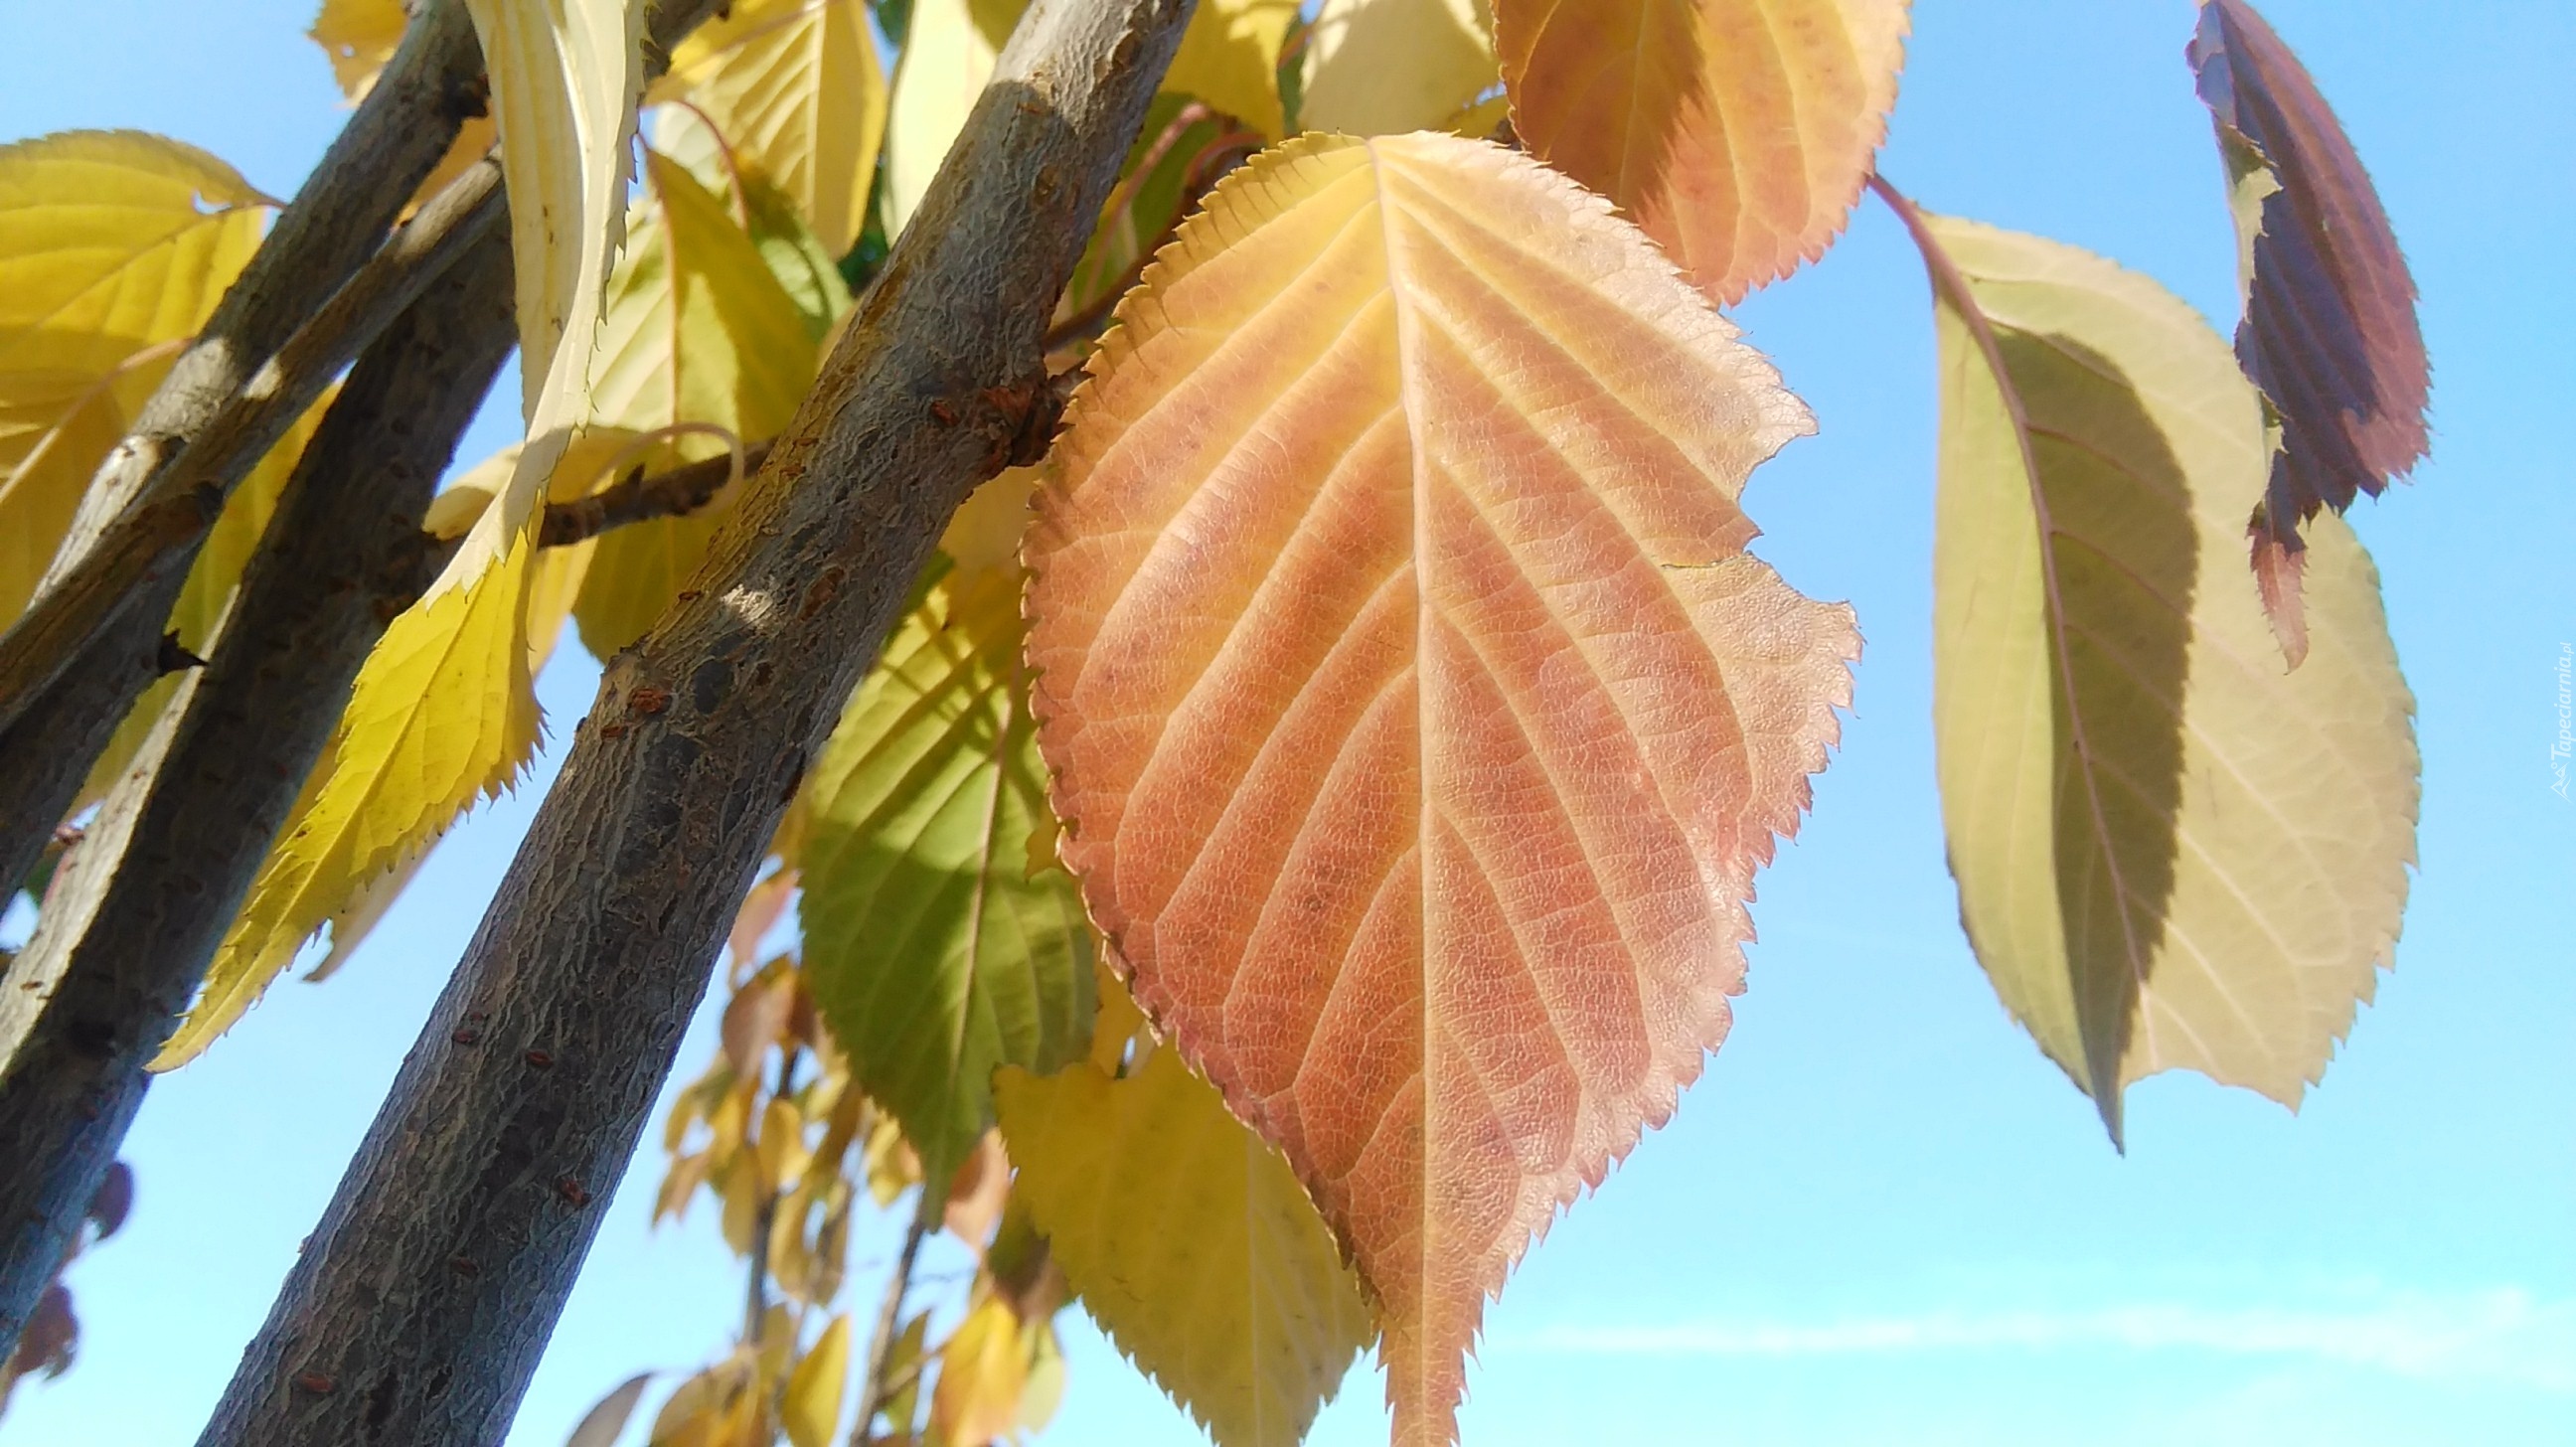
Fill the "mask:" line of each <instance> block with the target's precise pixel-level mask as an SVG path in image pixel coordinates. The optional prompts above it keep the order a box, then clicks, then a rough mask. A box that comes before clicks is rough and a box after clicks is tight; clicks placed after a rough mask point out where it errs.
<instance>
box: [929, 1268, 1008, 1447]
mask: <svg viewBox="0 0 2576 1447" xmlns="http://www.w3.org/2000/svg"><path fill="white" fill-rule="evenodd" d="M1028 1379H1029V1359H1028V1352H1027V1349H1026V1348H1025V1347H1024V1346H1023V1345H1022V1343H1021V1341H1020V1318H1019V1314H1018V1313H1016V1312H1014V1311H1012V1310H1011V1305H1010V1303H1009V1302H1007V1301H1004V1300H1002V1299H1001V1298H1000V1297H998V1296H988V1297H986V1298H984V1300H982V1301H980V1302H978V1303H976V1305H975V1308H974V1309H973V1310H971V1311H969V1312H967V1313H966V1319H965V1320H964V1321H962V1322H960V1323H958V1325H957V1332H956V1335H954V1336H951V1337H950V1338H949V1339H948V1345H946V1346H944V1347H942V1348H940V1351H939V1385H938V1386H936V1387H934V1388H932V1389H931V1393H930V1429H931V1431H933V1432H935V1433H938V1434H939V1437H940V1440H941V1441H942V1442H943V1443H945V1444H946V1447H986V1444H987V1443H990V1442H991V1441H992V1440H993V1439H994V1438H996V1437H999V1436H1001V1435H1003V1434H1004V1433H1006V1432H1009V1431H1010V1430H1011V1429H1012V1427H1014V1426H1015V1425H1017V1424H1018V1422H1019V1418H1020V1393H1021V1391H1022V1390H1023V1389H1024V1388H1025V1387H1027V1385H1028Z"/></svg>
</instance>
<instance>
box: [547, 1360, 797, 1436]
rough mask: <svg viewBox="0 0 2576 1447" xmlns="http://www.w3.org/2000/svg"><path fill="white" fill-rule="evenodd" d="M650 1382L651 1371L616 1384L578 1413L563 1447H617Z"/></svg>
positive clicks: (651, 1378)
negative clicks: (619, 1436) (575, 1424)
mask: <svg viewBox="0 0 2576 1447" xmlns="http://www.w3.org/2000/svg"><path fill="white" fill-rule="evenodd" d="M652 1380H653V1374H652V1373H651V1372H637V1373H636V1374H635V1375H633V1376H631V1377H628V1378H627V1379H626V1380H625V1381H622V1382H620V1383H618V1384H617V1387H616V1389H615V1390H613V1391H611V1392H610V1393H609V1394H608V1395H607V1396H605V1397H602V1398H600V1399H599V1401H598V1402H597V1403H596V1404H594V1405H593V1406H592V1407H591V1409H590V1410H589V1411H587V1412H584V1413H582V1414H581V1423H580V1425H579V1426H576V1427H574V1428H573V1429H572V1436H570V1437H568V1438H566V1439H564V1447H616V1442H617V1436H618V1434H619V1433H621V1432H623V1431H625V1430H626V1419H627V1418H629V1417H632V1416H634V1415H635V1404H636V1403H637V1402H639V1401H642V1400H643V1398H644V1388H645V1387H646V1386H648V1385H650V1384H651V1382H652ZM800 1447H801V1444H800Z"/></svg>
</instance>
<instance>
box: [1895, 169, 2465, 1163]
mask: <svg viewBox="0 0 2576 1447" xmlns="http://www.w3.org/2000/svg"><path fill="white" fill-rule="evenodd" d="M1920 225H1921V227H1922V228H1923V230H1922V231H1921V233H1920V235H1919V238H1918V239H1920V240H1921V241H1922V242H1923V244H1924V246H1925V248H1926V251H1925V254H1926V258H1927V261H1928V262H1929V264H1930V265H1931V267H1932V269H1933V273H1934V276H1935V278H1936V298H1937V308H1936V314H1937V317H1938V331H1939V335H1940V345H1941V369H1942V440H1941V488H1940V495H1939V502H1938V513H1937V516H1938V540H1937V544H1936V548H1935V552H1934V557H1933V569H1934V571H1933V580H1934V614H1933V623H1934V652H1933V661H1934V684H1935V708H1934V723H1935V736H1936V742H1937V747H1938V761H1939V766H1940V778H1941V797H1942V812H1943V817H1944V820H1945V822H1946V824H1947V826H1948V830H1949V845H1950V864H1951V869H1952V871H1953V872H1954V873H1955V874H1956V875H1957V876H1958V880H1959V899H1960V915H1961V918H1962V919H1963V920H1964V922H1965V924H1966V927H1967V931H1968V937H1969V940H1970V941H1971V943H1973V944H1974V945H1975V947H1976V951H1977V957H1978V959H1979V960H1980V961H1981V962H1982V963H1983V964H1984V965H1985V967H1986V972H1987V974H1988V975H1989V976H1991V977H1992V978H1993V980H1994V983H1995V990H1996V993H1998V994H1999V995H2001V996H2002V997H2003V1001H2004V1004H2005V1005H2006V1006H2007V1007H2008V1008H2009V1009H2010V1010H2011V1011H2012V1012H2013V1014H2014V1016H2015V1017H2016V1018H2018V1019H2019V1020H2020V1021H2021V1022H2022V1023H2023V1025H2024V1026H2025V1027H2027V1028H2028V1029H2029V1030H2030V1032H2031V1034H2032V1035H2033V1036H2034V1037H2036V1038H2037V1039H2038V1041H2039V1044H2040V1047H2041V1048H2042V1049H2043V1050H2045V1051H2047V1052H2048V1055H2049V1057H2050V1058H2051V1059H2053V1060H2055V1061H2056V1062H2057V1063H2058V1064H2059V1065H2061V1066H2063V1067H2064V1068H2065V1070H2066V1072H2067V1074H2068V1075H2069V1076H2071V1077H2072V1078H2073V1079H2074V1081H2075V1083H2076V1085H2077V1086H2078V1087H2079V1088H2080V1089H2082V1090H2084V1091H2085V1092H2086V1093H2087V1094H2089V1095H2091V1096H2092V1097H2093V1099H2094V1101H2095V1102H2096V1104H2097V1105H2098V1106H2099V1107H2100V1109H2101V1112H2102V1119H2103V1122H2104V1124H2105V1125H2106V1126H2107V1127H2109V1129H2110V1131H2111V1134H2112V1136H2113V1139H2114V1140H2115V1141H2116V1140H2117V1139H2118V1138H2119V1135H2120V1131H2121V1123H2120V1097H2121V1091H2122V1090H2123V1088H2124V1087H2126V1086H2127V1085H2128V1084H2129V1083H2130V1082H2132V1081H2135V1080H2139V1079H2142V1078H2144V1077H2146V1076H2149V1075H2152V1074H2155V1073H2156V1072H2158V1071H2161V1070H2173V1069H2190V1070H2197V1071H2200V1072H2201V1073H2203V1074H2205V1075H2208V1076H2210V1077H2211V1078H2212V1079H2215V1080H2218V1081H2221V1082H2223V1083H2226V1084H2230V1085H2242V1086H2247V1087H2249V1088H2251V1089H2254V1090H2258V1091H2260V1092H2262V1093H2263V1094H2265V1095H2267V1096H2270V1097H2272V1098H2273V1099H2275V1100H2278V1101H2280V1102H2282V1103H2283V1104H2285V1105H2290V1106H2293V1107H2295V1106H2296V1105H2297V1103H2298V1100H2299V1097H2300V1094H2301V1092H2302V1091H2303V1090H2304V1089H2305V1087H2306V1086H2307V1084H2308V1083H2309V1082H2311V1081H2314V1080H2316V1079H2317V1078H2318V1077H2319V1076H2320V1075H2321V1074H2322V1073H2323V1071H2324V1069H2325V1065H2326V1061H2327V1059H2328V1057H2329V1056H2330V1055H2331V1054H2332V1053H2333V1050H2334V1046H2335V1042H2336V1041H2337V1040H2338V1039H2340V1038H2341V1037H2342V1035H2343V1034H2344V1032H2345V1031H2346V1030H2347V1029H2349V1028H2350V1026H2351V1024H2352V1017H2353V1006H2354V1000H2355V999H2356V998H2357V997H2358V998H2361V999H2367V998H2369V995H2370V992H2371V989H2372V986H2373V982H2374V979H2375V976H2376V971H2377V969H2378V968H2379V967H2380V966H2382V965H2384V964H2386V963H2388V961H2389V958H2390V951H2391V949H2392V947H2393V944H2394V941H2395V939H2396V937H2397V925H2398V916H2399V912H2400V910H2401V909H2402V908H2403V906H2404V903H2405V898H2406V866H2407V865H2408V864H2409V863H2411V862H2412V861H2413V859H2414V824H2415V804H2416V784H2415V776H2416V753H2415V743H2414V737H2413V730H2412V727H2411V717H2410V716H2411V714H2412V712H2413V702H2412V700H2411V699H2410V697H2409V696H2408V694H2407V691H2406V685H2405V681H2404V680H2403V679H2402V678H2401V677H2399V675H2398V672H2397V660H2396V655H2395V651H2394V649H2393V648H2392V647H2391V645H2390V643H2389V638H2388V631H2387V623H2386V621H2385V618H2384V617H2383V615H2382V613H2381V610H2380V603H2379V589H2378V578H2377V574H2376V571H2375V570H2374V569H2373V568H2372V566H2371V563H2370V558H2369V555H2368V554H2367V553H2365V552H2363V551H2362V548H2361V545H2360V543H2359V542H2358V541H2356V540H2355V539H2354V538H2353V537H2352V535H2351V533H2350V531H2349V530H2347V529H2345V528H2344V527H2342V526H2341V525H2340V524H2339V523H2332V522H2320V523H2319V524H2318V525H2317V530H2316V533H2315V535H2314V537H2313V538H2312V541H2311V547H2310V549H2309V556H2310V563H2309V571H2308V584H2309V590H2308V603H2307V608H2308V623H2309V631H2310V638H2311V643H2312V649H2311V652H2310V655H2309V659H2308V663H2307V665H2306V666H2305V667H2303V668H2301V669H2299V670H2298V671H2297V672H2296V673H2290V674H2287V675H2285V674H2284V672H2283V670H2282V667H2281V664H2280V660H2279V658H2278V656H2277V655H2276V653H2275V652H2274V649H2273V645H2272V643H2271V641H2270V639H2269V637H2268V636H2267V629H2266V625H2265V623H2264V619H2263V612H2262V608H2261V606H2260V604H2259V602H2258V600H2257V599H2256V596H2255V590H2254V589H2253V588H2252V587H2251V586H2249V585H2248V584H2247V582H2246V580H2245V577H2244V575H2243V574H2242V573H2241V572H2239V571H2237V570H2236V568H2235V567H2234V566H2233V559H2234V558H2235V557H2236V556H2238V554H2237V552H2236V549H2237V548H2238V547H2239V546H2240V541H2239V540H2240V539H2241V538H2242V537H2243V528H2244V519H2245V516H2246V513H2247V510H2248V509H2250V508H2251V507H2252V506H2253V503H2254V499H2255V498H2256V497H2257V496H2259V495H2260V494H2261V492H2262V490H2263V485H2264V469H2265V458H2266V445H2265V441H2264V425H2263V414H2262V407H2261V404H2260V402H2259V400H2258V399H2257V398H2256V396H2255V393H2254V389H2253V388H2252V387H2251V386H2250V385H2248V384H2247V383H2246V381H2245V379H2244V377H2243V376H2241V375H2240V374H2239V373H2238V371H2237V369H2236V366H2235V363H2234V361H2233V360H2232V359H2231V358H2230V357H2229V356H2228V354H2227V349H2226V346H2225V344H2224V343H2222V342H2221V341H2220V340H2219V338H2218V337H2217V335H2216V334H2215V333H2213V332H2211V331H2210V329H2209V327H2208V325H2207V324H2206V323H2204V322H2203V321H2201V319H2200V317H2199V314H2198V313H2196V312H2194V311H2192V310H2191V309H2190V308H2189V307H2187V306H2185V305H2184V304H2183V303H2182V302H2180V301H2179V300H2177V299H2175V298H2174V297H2173V296H2172V295H2171V294H2170V293H2168V292H2166V291H2165V290H2164V289H2163V288H2161V287H2159V286H2157V285H2156V284H2155V283H2153V282H2151V281H2149V280H2147V279H2146V278H2144V277H2141V276H2139V275H2137V274H2135V273H2133V272H2127V271H2123V270H2121V269H2120V268H2118V267H2117V266H2115V265H2113V264H2111V263H2110V262H2107V261H2104V260H2102V259H2100V258H2098V257H2095V256H2092V255H2089V254H2087V253H2085V252H2082V251H2078V250H2076V249H2074V248H2072V247H2068V246H2062V245H2059V244H2057V243H2055V242H2051V241H2044V240H2041V239H2040V238H2037V237H2033V236H2024V235H2020V234H2017V233H2014V232H2008V231H1999V230H1996V229H1994V228H1992V227H1987V226H1981V225H1978V224H1976V223H1974V222H1968V221H1958V220H1951V219H1946V218H1942V217H1928V218H1924V219H1923V220H1922V221H1921V222H1920ZM1989 341H1990V342H1991V345H1989Z"/></svg>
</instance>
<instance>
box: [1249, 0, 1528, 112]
mask: <svg viewBox="0 0 2576 1447" xmlns="http://www.w3.org/2000/svg"><path fill="white" fill-rule="evenodd" d="M1493 31H1494V23H1493V18H1492V12H1491V11H1490V10H1489V9H1488V8H1487V0H1324V6H1323V8H1322V9H1321V10H1319V11H1317V12H1316V13H1315V26H1314V29H1313V30H1311V31H1309V32H1308V33H1307V36H1306V75H1305V83H1306V90H1305V103H1304V105H1303V107H1302V108H1301V109H1300V111H1299V112H1298V117H1297V120H1298V124H1299V125H1300V126H1301V127H1303V128H1304V129H1306V130H1310V131H1341V132H1344V133H1346V134H1349V135H1354V136H1384V135H1394V134H1397V133H1399V132H1403V131H1419V130H1432V129H1437V128H1439V127H1442V126H1444V125H1446V124H1447V123H1448V121H1449V120H1450V118H1451V117H1453V116H1455V115H1457V114H1458V112H1460V111H1461V110H1464V109H1465V108H1466V107H1467V106H1468V105H1470V104H1471V103H1473V102H1474V101H1475V99H1476V97H1477V95H1478V94H1479V93H1480V92H1482V91H1484V90H1485V89H1486V88H1488V87H1490V86H1492V85H1494V84H1495V83H1496V82H1497V81H1499V80H1500V79H1501V78H1502V77H1501V74H1500V72H1499V71H1498V70H1497V69H1496V67H1495V64H1494V42H1493V39H1492V36H1493Z"/></svg>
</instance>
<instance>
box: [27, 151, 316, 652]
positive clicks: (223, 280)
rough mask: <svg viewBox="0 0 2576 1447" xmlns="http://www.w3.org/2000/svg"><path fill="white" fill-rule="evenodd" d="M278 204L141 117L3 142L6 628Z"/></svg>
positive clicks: (256, 245) (246, 258) (253, 248)
mask: <svg viewBox="0 0 2576 1447" xmlns="http://www.w3.org/2000/svg"><path fill="white" fill-rule="evenodd" d="M275 204H276V203H275V202H274V201H271V200H270V199H269V198H268V197H266V196H263V195H261V194H260V193H259V192H258V191H257V190H256V189H254V188H253V187H252V186H251V184H250V183H249V182H248V181H246V180H243V179H242V176H241V173H239V172H237V171H235V170H234V169H233V168H232V167H230V166H228V165H225V164H224V163H223V162H222V161H219V160H217V159H215V158H214V157H213V156H210V155H208V154H207V153H205V152H204V151H201V150H198V149H197V148H196V147H194V146H189V145H183V144H181V143H179V142H177V141H172V140H166V139H164V138H162V137H160V136H153V135H146V134H144V133H142V132H140V131H70V132H65V133H62V134H59V135H52V136H46V137H44V138H42V139H39V140H32V141H20V142H17V143H15V144H13V145H8V146H0V627H5V626H6V625H7V624H8V623H9V622H10V621H12V620H14V619H15V618H16V617H17V616H18V615H19V613H21V612H23V611H24V610H25V608H26V605H27V601H28V599H29V598H30V597H32V596H33V595H34V593H35V589H36V583H37V581H38V580H39V579H40V578H41V577H43V575H44V572H45V568H46V565H47V564H49V563H50V562H52V561H53V555H54V550H55V548H56V547H58V546H59V545H60V544H61V542H62V538H63V534H64V532H65V531H66V530H67V529H68V528H69V527H70V526H71V520H72V514H73V512H74V511H75V510H76V509H77V508H78V507H79V504H80V498H81V494H82V493H83V492H84V491H86V490H87V488H88V487H89V481H90V478H91V476H92V474H93V473H95V472H96V470H97V468H98V465H99V463H100V462H101V461H103V460H104V459H105V458H106V456H107V454H108V452H109V450H110V449H112V448H113V447H115V445H116V444H117V442H118V441H119V440H120V439H121V438H122V437H123V436H124V434H125V430H126V427H127V425H128V423H129V422H130V421H131V420H132V418H133V417H134V415H135V414H136V413H137V412H138V411H139V410H140V409H141V407H142V405H143V402H144V399H146V398H147V397H149V396H150V395H151V393H152V391H153V389H154V388H155V387H157V386H158V385H159V384H160V381H161V378H162V376H163V375H164V374H165V373H166V372H167V371H168V369H169V363H170V360H171V359H172V358H173V357H174V356H175V355H176V354H177V344H178V343H180V342H181V341H182V340H184V339H185V338H188V337H190V336H193V335H194V334H195V333H196V331H197V329H198V328H200V327H202V326H204V325H205V322H206V318H207V317H209V316H210V315H212V314H213V312H214V309H215V303H216V302H218V301H220V300H221V299H222V298H223V294H224V290H225V288H227V287H229V286H231V285H232V282H233V278H234V277H236V276H238V275H240V274H241V269H242V267H243V266H244V265H245V264H246V263H248V261H249V260H250V255H251V253H252V252H253V251H256V250H257V249H258V248H259V240H260V231H261V228H262V226H263V225H264V224H265V221H266V216H265V212H266V209H267V208H268V207H271V206H274V205H275Z"/></svg>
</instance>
